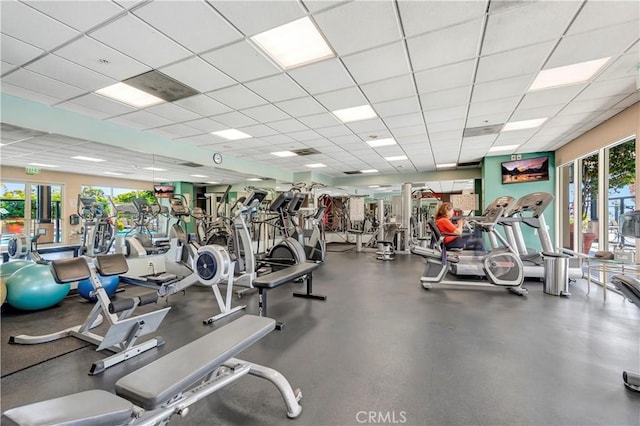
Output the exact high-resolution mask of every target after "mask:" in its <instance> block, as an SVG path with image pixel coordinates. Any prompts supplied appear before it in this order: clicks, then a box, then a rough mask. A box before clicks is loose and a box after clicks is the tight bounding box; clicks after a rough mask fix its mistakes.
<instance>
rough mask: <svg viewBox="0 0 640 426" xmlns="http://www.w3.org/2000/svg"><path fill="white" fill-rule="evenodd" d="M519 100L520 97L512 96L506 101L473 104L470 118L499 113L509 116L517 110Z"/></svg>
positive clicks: (496, 100) (470, 109)
mask: <svg viewBox="0 0 640 426" xmlns="http://www.w3.org/2000/svg"><path fill="white" fill-rule="evenodd" d="M519 100H520V96H512V97H509V98H504V99H494V100H492V101H486V102H475V103H472V104H471V106H470V107H469V117H477V116H480V115H488V114H498V113H506V114H507V115H508V114H510V113H511V112H512V111H513V110H514V109H515V107H516V105H517V104H518V101H519Z"/></svg>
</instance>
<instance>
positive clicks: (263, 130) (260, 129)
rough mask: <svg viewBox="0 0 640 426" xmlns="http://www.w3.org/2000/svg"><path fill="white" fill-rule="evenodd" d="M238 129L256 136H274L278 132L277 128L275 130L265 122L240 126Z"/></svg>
mask: <svg viewBox="0 0 640 426" xmlns="http://www.w3.org/2000/svg"><path fill="white" fill-rule="evenodd" d="M238 130H240V131H242V132H245V133H246V134H248V135H251V136H253V137H254V138H261V137H264V136H272V135H275V134H277V133H278V132H277V131H276V130H273V129H272V128H271V127H269V126H265V125H264V124H255V125H253V126H246V127H240V128H239V129H238Z"/></svg>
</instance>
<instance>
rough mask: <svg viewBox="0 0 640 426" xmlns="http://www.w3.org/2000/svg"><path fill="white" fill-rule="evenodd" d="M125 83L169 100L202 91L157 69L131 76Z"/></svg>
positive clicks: (175, 99) (186, 96)
mask: <svg viewBox="0 0 640 426" xmlns="http://www.w3.org/2000/svg"><path fill="white" fill-rule="evenodd" d="M123 83H126V84H128V85H129V86H133V87H135V88H136V89H140V90H142V91H143V92H147V93H149V94H151V95H153V96H157V97H158V98H160V99H164V100H165V101H167V102H173V101H177V100H178V99H184V98H188V97H189V96H193V95H197V94H198V93H200V92H198V91H197V90H194V89H192V88H191V87H189V86H187V85H185V84H182V83H180V82H179V81H177V80H174V79H173V78H171V77H169V76H166V75H164V74H162V73H161V72H160V71H156V70H153V71H149V72H146V73H144V74H140V75H137V76H135V77H131V78H130V79H128V80H124V81H123Z"/></svg>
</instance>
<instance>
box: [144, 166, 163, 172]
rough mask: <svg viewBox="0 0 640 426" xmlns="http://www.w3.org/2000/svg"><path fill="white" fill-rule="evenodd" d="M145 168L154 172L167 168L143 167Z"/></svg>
mask: <svg viewBox="0 0 640 426" xmlns="http://www.w3.org/2000/svg"><path fill="white" fill-rule="evenodd" d="M143 168H144V169H145V170H153V171H154V172H166V171H167V169H161V168H159V167H143Z"/></svg>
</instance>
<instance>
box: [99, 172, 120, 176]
mask: <svg viewBox="0 0 640 426" xmlns="http://www.w3.org/2000/svg"><path fill="white" fill-rule="evenodd" d="M102 174H105V175H111V176H124V173H118V172H102Z"/></svg>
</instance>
